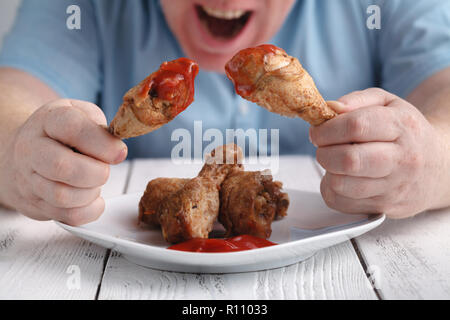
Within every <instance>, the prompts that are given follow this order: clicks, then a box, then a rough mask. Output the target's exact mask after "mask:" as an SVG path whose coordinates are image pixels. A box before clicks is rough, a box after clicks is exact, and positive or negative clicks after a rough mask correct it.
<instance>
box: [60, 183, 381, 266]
mask: <svg viewBox="0 0 450 320" xmlns="http://www.w3.org/2000/svg"><path fill="white" fill-rule="evenodd" d="M290 190H293V191H304V190H298V189H290V188H289V189H285V190H284V191H285V192H288V191H290ZM141 194H142V192H133V193H127V194H122V195H120V196H115V197H110V198H107V199H105V201H106V202H109V201H114V200H117V199H119V198H123V197H135V196H136V195H141ZM367 216H368V219H367V220H365V221H362V222H361V224H358V225H356V226H353V227H349V228H345V229H341V230H336V231H331V232H327V233H324V234H318V235H314V236H311V237H308V238H304V239H298V240H293V241H289V242H285V243H279V244H277V245H276V246H269V247H264V248H257V249H252V250H243V251H234V252H189V251H180V250H170V249H167V248H161V247H157V246H153V245H151V244H144V243H140V242H136V241H133V240H129V239H124V238H120V237H116V236H112V235H109V234H104V233H99V232H97V231H93V230H90V229H86V228H84V227H83V226H79V227H75V226H70V225H68V224H65V223H63V222H60V221H54V222H55V223H56V224H57V225H58V226H59V227H61V228H63V229H64V230H66V231H68V232H70V233H72V234H74V235H75V236H78V234H83V235H86V236H88V237H90V238H95V239H98V240H100V241H106V242H109V243H111V244H112V247H111V249H113V250H115V249H117V251H119V252H121V250H119V249H120V248H117V247H118V246H119V245H120V246H128V247H130V246H131V247H133V249H138V250H143V249H145V250H148V251H149V256H150V253H151V254H152V256H153V255H154V254H156V255H158V253H164V254H165V255H168V256H169V257H175V256H181V257H191V258H194V257H195V258H196V259H195V260H196V262H197V263H198V262H200V261H199V260H198V259H208V260H210V258H211V256H214V257H215V258H218V259H220V258H223V257H230V255H233V256H234V257H237V256H246V255H249V254H254V253H255V252H258V253H261V254H264V253H267V254H269V253H271V252H272V251H278V250H280V248H283V249H285V250H289V249H291V247H296V246H298V245H299V243H302V244H308V243H309V242H316V241H317V240H320V239H327V238H330V237H333V238H334V237H339V236H340V235H346V234H348V233H349V232H353V233H355V232H357V231H359V230H360V229H365V228H367V226H368V225H370V226H372V228H371V230H372V229H374V228H376V227H378V226H379V225H381V224H382V223H383V222H384V221H385V220H386V215H385V214H368V215H367ZM349 239H350V238H349ZM103 247H104V246H103Z"/></svg>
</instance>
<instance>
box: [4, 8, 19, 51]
mask: <svg viewBox="0 0 450 320" xmlns="http://www.w3.org/2000/svg"><path fill="white" fill-rule="evenodd" d="M20 1H21V0H0V48H1V47H2V43H3V37H4V36H5V33H7V32H8V30H9V28H10V27H11V26H12V23H13V21H14V17H15V16H16V11H17V8H18V6H19V4H20Z"/></svg>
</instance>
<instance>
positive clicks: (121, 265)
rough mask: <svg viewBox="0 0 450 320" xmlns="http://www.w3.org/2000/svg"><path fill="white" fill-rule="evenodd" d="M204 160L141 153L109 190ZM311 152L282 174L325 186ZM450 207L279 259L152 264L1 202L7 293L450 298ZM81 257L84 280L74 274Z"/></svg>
mask: <svg viewBox="0 0 450 320" xmlns="http://www.w3.org/2000/svg"><path fill="white" fill-rule="evenodd" d="M199 168H200V165H188V166H180V165H175V164H173V163H172V162H171V161H170V160H136V161H132V162H126V163H123V164H121V165H118V166H114V167H113V168H112V170H111V176H110V179H109V181H108V183H107V184H106V186H105V187H104V189H103V196H104V197H105V198H107V197H114V196H118V195H120V194H123V193H134V192H138V191H142V190H144V189H145V185H146V183H147V181H148V180H150V179H152V178H155V177H157V176H168V177H175V176H178V177H189V176H193V175H195V174H196V172H197V171H198V169H199ZM320 174H321V171H320V170H318V167H317V166H316V164H315V163H314V162H313V160H312V159H311V158H307V157H297V156H296V157H282V158H281V159H280V170H279V172H278V174H276V175H275V178H277V179H279V180H281V181H283V182H284V185H285V187H287V188H296V189H300V190H306V191H318V190H319V185H320ZM449 230H450V210H449V209H447V210H442V211H439V212H426V213H423V214H421V215H418V216H417V217H415V218H411V219H406V220H400V221H386V222H385V223H384V224H383V225H382V226H380V227H379V228H377V229H375V230H373V231H372V232H370V233H368V234H365V235H363V236H361V237H358V238H356V239H353V240H351V241H347V242H345V243H342V244H340V245H337V246H334V247H331V248H328V249H324V250H322V251H320V252H318V253H317V254H316V255H315V256H313V257H312V258H310V259H308V260H306V261H304V262H301V263H297V264H294V265H290V266H287V267H284V268H280V269H274V270H267V271H260V272H250V273H238V274H187V273H174V272H166V271H159V270H153V269H148V268H144V267H141V266H138V265H135V264H133V263H130V262H128V261H127V260H125V259H124V258H123V257H121V255H120V254H119V253H117V252H114V251H111V250H107V249H104V248H102V247H99V246H97V245H94V244H91V243H89V242H87V241H84V240H81V239H79V238H76V237H75V236H72V235H71V234H69V233H68V232H66V231H64V230H62V229H61V228H59V227H58V226H57V225H56V224H55V223H53V222H37V221H33V220H30V219H28V218H25V217H23V216H22V215H20V214H18V213H16V212H11V211H7V210H4V209H0V298H2V299H14V298H16V299H17V298H20V299H89V300H90V299H431V298H437V299H450V232H449ZM74 267H75V268H77V270H79V276H80V277H79V280H80V285H79V287H75V288H74V287H73V286H71V285H70V284H69V281H70V276H71V275H72V272H73V270H74Z"/></svg>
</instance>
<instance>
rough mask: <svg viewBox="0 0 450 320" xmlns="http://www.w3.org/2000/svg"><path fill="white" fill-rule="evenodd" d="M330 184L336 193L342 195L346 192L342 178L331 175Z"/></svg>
mask: <svg viewBox="0 0 450 320" xmlns="http://www.w3.org/2000/svg"><path fill="white" fill-rule="evenodd" d="M328 179H329V180H328V183H329V185H330V188H331V190H333V191H334V192H336V193H339V194H342V193H344V191H345V183H344V179H343V177H342V176H339V175H330V176H329V178H328Z"/></svg>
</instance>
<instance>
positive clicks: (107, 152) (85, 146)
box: [43, 106, 127, 164]
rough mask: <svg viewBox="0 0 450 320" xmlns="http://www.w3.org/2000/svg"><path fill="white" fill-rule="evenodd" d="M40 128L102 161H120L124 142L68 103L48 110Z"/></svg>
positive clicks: (123, 156)
mask: <svg viewBox="0 0 450 320" xmlns="http://www.w3.org/2000/svg"><path fill="white" fill-rule="evenodd" d="M43 130H44V132H45V134H46V135H47V136H48V137H50V138H52V139H55V140H57V141H60V142H61V143H63V144H65V145H68V146H70V147H73V148H75V149H77V150H78V151H80V152H81V153H83V154H85V155H88V156H90V157H93V158H95V159H98V160H101V161H103V162H106V163H110V164H116V163H119V162H122V161H123V160H125V158H126V155H127V147H126V145H125V143H123V142H122V141H121V140H120V139H118V138H116V137H114V136H113V135H111V134H109V133H108V132H107V131H106V130H105V129H104V128H102V127H100V126H99V125H98V124H97V123H95V122H94V121H93V120H91V119H89V118H88V117H87V116H86V115H85V113H83V112H82V111H80V110H79V109H78V108H73V107H72V106H67V107H58V108H53V109H50V111H49V112H48V114H47V116H46V119H45V121H44V128H43Z"/></svg>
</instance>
